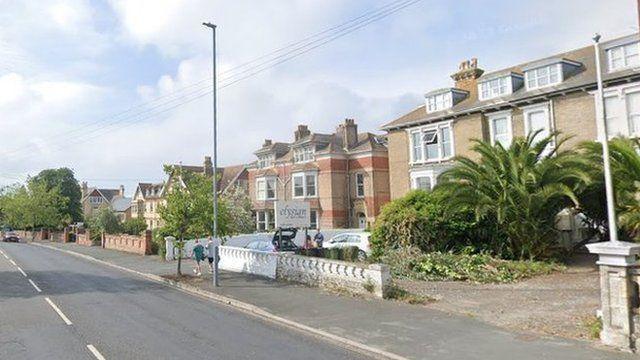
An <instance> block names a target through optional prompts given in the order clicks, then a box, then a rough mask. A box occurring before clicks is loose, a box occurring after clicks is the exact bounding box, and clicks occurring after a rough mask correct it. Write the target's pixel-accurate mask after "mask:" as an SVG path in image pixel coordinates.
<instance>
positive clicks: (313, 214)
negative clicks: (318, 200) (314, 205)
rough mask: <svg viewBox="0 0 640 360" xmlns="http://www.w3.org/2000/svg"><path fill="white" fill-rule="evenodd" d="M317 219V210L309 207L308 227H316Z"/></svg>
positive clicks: (318, 219)
mask: <svg viewBox="0 0 640 360" xmlns="http://www.w3.org/2000/svg"><path fill="white" fill-rule="evenodd" d="M319 221H320V218H319V217H318V210H315V209H311V210H310V211H309V229H317V228H318V223H319Z"/></svg>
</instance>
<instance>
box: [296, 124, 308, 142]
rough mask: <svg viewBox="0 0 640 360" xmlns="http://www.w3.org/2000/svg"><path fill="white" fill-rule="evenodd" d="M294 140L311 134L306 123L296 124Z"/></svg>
mask: <svg viewBox="0 0 640 360" xmlns="http://www.w3.org/2000/svg"><path fill="white" fill-rule="evenodd" d="M294 135H295V139H296V141H298V140H300V139H302V138H304V137H307V136H309V135H311V131H309V127H308V126H307V125H298V130H296V131H295V132H294Z"/></svg>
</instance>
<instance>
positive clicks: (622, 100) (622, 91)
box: [591, 83, 640, 141]
mask: <svg viewBox="0 0 640 360" xmlns="http://www.w3.org/2000/svg"><path fill="white" fill-rule="evenodd" d="M638 92H640V85H638V84H637V83H635V84H624V85H620V86H616V87H612V88H607V89H606V91H605V93H604V97H605V98H616V99H617V100H618V102H617V105H618V106H619V108H618V112H619V113H620V116H621V117H622V118H623V119H622V120H621V121H624V125H625V130H626V132H624V133H614V134H609V139H612V138H614V137H616V136H619V135H622V136H626V137H636V138H637V137H640V131H639V132H636V133H634V132H633V127H632V126H631V119H630V117H629V106H628V104H627V96H628V95H629V94H633V93H638ZM591 94H592V95H593V96H594V100H595V101H596V109H599V108H600V106H601V103H600V101H599V100H598V99H599V96H598V93H597V92H595V91H594V92H591ZM600 113H601V112H600V111H598V115H597V116H598V117H600ZM605 121H606V119H605ZM609 130H611V126H610V125H609ZM603 132H604V129H601V128H600V125H599V124H598V136H597V138H598V141H602V139H603V138H604V137H603Z"/></svg>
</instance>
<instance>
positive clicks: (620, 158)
mask: <svg viewBox="0 0 640 360" xmlns="http://www.w3.org/2000/svg"><path fill="white" fill-rule="evenodd" d="M638 148H640V141H638V140H637V139H627V138H615V139H612V140H610V141H609V157H610V160H611V173H612V180H613V188H614V193H615V194H614V195H615V203H616V213H617V217H618V222H619V225H620V237H621V238H623V239H633V240H635V241H640V202H639V198H638V194H639V193H640V155H638V152H637V151H638ZM580 149H581V150H582V152H583V154H584V155H585V156H586V158H587V159H588V167H587V169H588V170H589V171H590V176H591V184H590V186H589V187H588V188H587V189H585V191H584V193H583V194H582V196H581V205H582V208H583V210H584V212H585V214H586V215H587V217H588V219H589V220H588V221H589V222H590V224H591V225H592V228H594V229H604V230H605V231H601V232H598V234H599V235H600V236H601V239H602V240H604V239H606V237H607V236H608V235H607V234H608V221H607V208H606V196H605V188H604V169H603V165H602V145H601V144H600V143H599V142H596V141H589V142H585V143H582V144H581V145H580Z"/></svg>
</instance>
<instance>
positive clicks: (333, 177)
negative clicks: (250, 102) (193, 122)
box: [248, 119, 389, 231]
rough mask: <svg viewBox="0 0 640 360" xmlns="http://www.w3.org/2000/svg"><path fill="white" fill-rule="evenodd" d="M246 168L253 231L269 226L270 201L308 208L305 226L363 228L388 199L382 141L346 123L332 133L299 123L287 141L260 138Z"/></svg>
mask: <svg viewBox="0 0 640 360" xmlns="http://www.w3.org/2000/svg"><path fill="white" fill-rule="evenodd" d="M254 154H255V155H256V156H257V158H258V160H257V161H256V162H255V163H253V164H252V165H251V166H250V167H249V168H248V171H249V196H250V197H251V200H252V203H253V209H254V211H255V214H256V229H257V230H258V231H264V230H267V229H270V228H273V226H274V223H275V219H274V211H273V209H274V203H275V201H278V200H281V201H290V200H301V201H307V202H309V203H310V206H311V224H312V225H311V227H312V228H315V227H318V226H319V227H322V228H345V227H353V228H356V227H360V228H364V227H366V226H368V225H371V224H372V223H373V221H374V220H375V218H376V216H377V215H378V213H379V212H380V208H381V207H382V205H383V204H385V203H386V202H388V201H389V175H388V159H387V147H386V144H385V142H384V138H382V137H380V136H376V135H374V134H371V133H358V126H357V124H356V123H355V122H354V120H352V119H346V120H345V121H344V122H343V123H342V124H340V125H339V126H338V128H337V129H336V132H335V133H333V134H318V133H312V132H311V131H310V130H309V129H308V127H307V126H306V125H299V126H298V128H297V130H296V131H295V132H294V139H293V142H291V143H284V142H272V141H271V140H265V142H264V144H263V146H262V148H260V149H258V150H257V151H256V152H255V153H254Z"/></svg>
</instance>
